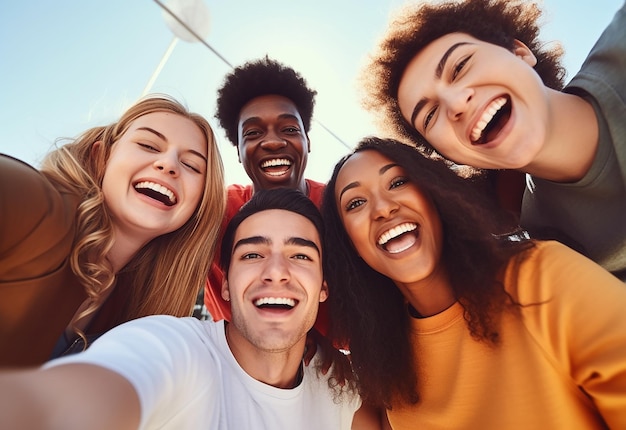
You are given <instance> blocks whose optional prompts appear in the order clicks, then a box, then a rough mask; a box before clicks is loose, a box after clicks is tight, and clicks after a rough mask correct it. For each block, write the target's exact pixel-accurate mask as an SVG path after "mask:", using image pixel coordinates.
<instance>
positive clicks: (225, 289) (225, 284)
mask: <svg viewBox="0 0 626 430" xmlns="http://www.w3.org/2000/svg"><path fill="white" fill-rule="evenodd" d="M222 298H223V299H224V300H226V301H227V302H230V290H229V289H228V281H227V280H226V277H224V280H223V281H222Z"/></svg>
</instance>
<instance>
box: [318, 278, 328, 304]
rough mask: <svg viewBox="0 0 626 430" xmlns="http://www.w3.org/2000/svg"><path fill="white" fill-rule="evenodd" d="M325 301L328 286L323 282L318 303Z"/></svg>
mask: <svg viewBox="0 0 626 430" xmlns="http://www.w3.org/2000/svg"><path fill="white" fill-rule="evenodd" d="M326 299H328V284H327V283H326V281H324V282H322V289H321V290H320V303H322V302H325V301H326Z"/></svg>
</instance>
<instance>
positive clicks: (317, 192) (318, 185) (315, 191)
mask: <svg viewBox="0 0 626 430" xmlns="http://www.w3.org/2000/svg"><path fill="white" fill-rule="evenodd" d="M305 180H306V183H307V185H308V188H309V199H311V201H312V202H313V203H315V205H316V206H317V207H318V208H319V206H320V205H321V204H322V196H323V194H324V189H325V188H326V184H324V183H322V182H317V181H313V180H311V179H305Z"/></svg>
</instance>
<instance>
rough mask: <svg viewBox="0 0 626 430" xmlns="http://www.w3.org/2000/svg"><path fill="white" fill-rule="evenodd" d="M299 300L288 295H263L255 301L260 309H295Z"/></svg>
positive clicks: (255, 304)
mask: <svg viewBox="0 0 626 430" xmlns="http://www.w3.org/2000/svg"><path fill="white" fill-rule="evenodd" d="M296 304H297V301H296V300H294V299H290V298H287V297H261V298H260V299H256V300H255V301H254V306H256V307H257V308H259V309H270V310H284V311H289V310H291V309H293V308H294V307H295V306H296Z"/></svg>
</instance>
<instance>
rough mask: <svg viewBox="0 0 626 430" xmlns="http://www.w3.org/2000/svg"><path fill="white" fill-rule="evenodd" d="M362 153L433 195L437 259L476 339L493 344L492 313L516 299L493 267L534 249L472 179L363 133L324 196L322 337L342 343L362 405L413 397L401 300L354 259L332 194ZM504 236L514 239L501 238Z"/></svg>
mask: <svg viewBox="0 0 626 430" xmlns="http://www.w3.org/2000/svg"><path fill="white" fill-rule="evenodd" d="M362 151H378V152H379V153H381V154H382V155H384V156H385V157H387V158H389V159H390V160H391V161H392V162H394V163H396V164H398V165H399V166H401V167H402V168H403V169H404V171H405V172H406V175H407V176H408V179H409V181H410V182H411V183H413V184H416V185H417V186H418V187H419V188H420V190H422V192H424V193H425V194H426V195H427V196H429V197H430V199H431V200H432V201H433V203H434V205H435V207H436V209H437V212H438V214H439V217H440V219H441V223H442V228H443V241H444V243H443V247H442V256H441V258H442V260H443V264H444V266H445V267H446V268H447V272H448V275H449V279H450V282H451V285H452V288H453V291H454V294H455V296H456V298H457V300H458V301H459V303H460V304H461V305H462V306H463V308H464V310H465V313H464V316H465V320H466V323H467V326H468V329H469V331H470V333H471V334H472V336H473V337H475V338H476V339H478V340H480V341H484V342H487V343H488V344H491V345H494V346H495V345H497V344H498V343H499V337H498V324H499V316H500V315H501V312H502V311H503V310H504V309H505V308H506V307H507V306H508V305H510V304H515V305H517V304H516V303H515V302H514V301H513V299H512V298H511V297H510V296H509V295H508V294H507V293H506V291H505V289H504V286H503V284H502V283H501V281H500V276H501V273H502V271H503V270H504V268H505V267H506V265H507V262H508V261H509V260H510V259H511V258H512V257H514V256H515V255H517V254H520V253H521V252H523V251H524V250H525V249H528V248H530V247H532V246H533V245H532V241H530V240H527V236H526V235H525V234H523V232H521V231H520V230H518V227H517V220H516V219H512V218H510V217H509V215H508V214H507V213H505V212H503V211H501V210H498V209H497V207H496V204H495V202H492V201H491V200H490V199H489V198H488V197H487V196H486V194H485V193H483V192H481V191H479V190H478V189H477V188H479V187H477V184H476V183H475V182H474V180H473V179H463V178H462V177H460V176H458V175H457V174H456V173H455V172H454V171H453V170H452V169H451V168H450V165H449V163H448V162H447V161H445V160H443V159H441V158H433V157H430V156H426V155H425V154H423V153H422V152H420V151H419V150H418V149H416V148H415V147H413V146H410V145H407V144H403V143H400V142H399V141H396V140H393V139H380V138H376V137H368V138H365V139H363V140H362V141H361V142H360V143H359V144H358V145H357V147H356V149H355V150H354V152H353V153H352V154H349V155H347V156H345V157H344V158H343V159H341V160H340V161H339V162H338V163H337V165H336V166H335V168H334V171H333V174H332V177H331V179H330V181H329V182H328V185H327V186H326V190H325V192H324V197H323V201H322V216H323V218H324V223H325V224H326V234H325V237H324V241H325V245H326V258H325V259H324V264H325V273H326V280H327V282H328V285H329V288H330V291H331V294H330V295H329V301H330V310H331V330H330V335H331V337H332V338H333V341H334V342H337V343H338V344H343V345H349V349H350V351H351V357H352V363H353V365H354V370H355V372H356V377H357V384H358V389H359V391H360V393H361V396H362V397H363V400H364V402H367V403H371V404H373V405H378V406H383V407H387V408H390V407H391V405H392V403H393V404H397V402H404V403H416V402H417V401H418V400H419V390H418V388H419V381H418V374H417V369H416V365H415V356H414V354H413V349H412V345H411V340H410V336H409V322H410V316H409V311H408V309H407V303H406V300H405V298H404V297H403V295H402V293H401V292H400V290H399V288H398V287H397V286H396V285H395V283H394V282H393V280H392V279H390V278H388V277H386V276H384V275H382V274H381V273H378V272H376V271H375V270H374V269H372V268H371V267H369V266H368V265H367V263H365V261H364V260H363V259H361V258H360V257H359V255H358V253H357V251H356V249H355V248H354V246H353V245H352V241H351V239H350V237H349V236H348V235H347V233H346V230H345V228H344V226H343V223H342V221H341V217H340V214H339V211H338V205H337V200H336V197H335V188H336V182H337V176H338V174H339V172H340V171H341V169H342V167H343V165H344V163H345V162H346V161H347V160H348V159H349V158H350V157H351V156H352V155H353V154H354V153H358V152H362ZM510 232H515V238H516V239H517V240H509V238H510V237H512V236H511V233H510Z"/></svg>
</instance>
